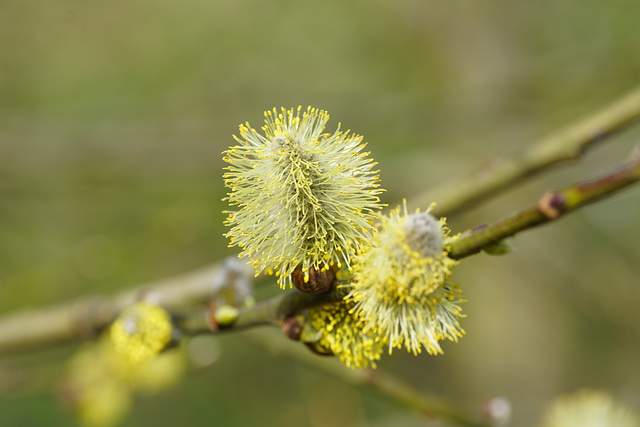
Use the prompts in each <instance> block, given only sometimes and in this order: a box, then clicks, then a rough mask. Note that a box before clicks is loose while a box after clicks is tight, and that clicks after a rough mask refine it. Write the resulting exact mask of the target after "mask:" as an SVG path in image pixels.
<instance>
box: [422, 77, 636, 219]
mask: <svg viewBox="0 0 640 427" xmlns="http://www.w3.org/2000/svg"><path fill="white" fill-rule="evenodd" d="M638 120H640V87H638V88H636V89H634V90H632V91H631V92H628V93H627V94H626V95H624V96H623V97H621V98H619V99H618V100H616V101H614V102H613V103H611V104H609V105H607V106H606V107H604V108H602V109H600V110H598V111H597V112H595V113H594V114H592V115H590V116H588V117H586V118H584V119H582V120H580V121H578V122H576V123H574V124H573V125H570V126H568V127H566V128H564V129H561V130H559V131H557V132H555V133H552V134H551V135H549V136H547V137H546V138H543V139H541V140H539V141H538V142H535V143H533V144H532V145H530V146H529V147H528V148H527V149H525V150H524V151H522V152H520V153H517V154H514V155H511V156H501V157H496V158H495V159H493V160H491V161H490V162H489V163H488V164H487V166H486V167H484V168H483V169H481V170H479V171H477V172H475V173H472V174H470V175H468V176H466V177H463V178H461V179H459V180H457V181H450V182H448V183H447V184H444V185H439V186H436V187H435V188H433V189H430V190H427V191H426V192H425V193H423V194H421V195H419V196H418V197H416V198H414V199H412V200H411V201H410V206H409V207H410V208H411V209H412V210H413V209H414V208H416V207H420V208H425V207H426V206H429V205H430V204H431V203H432V202H436V203H437V206H436V207H435V209H434V210H433V211H432V213H433V214H434V215H436V216H452V215H453V214H455V213H458V212H460V211H462V210H464V209H466V208H469V207H471V206H474V205H476V204H478V203H479V202H481V201H483V200H486V199H487V198H489V197H491V196H493V195H495V194H497V193H499V192H500V191H502V190H504V189H506V188H509V187H511V186H514V185H516V184H517V183H520V182H522V181H524V180H525V179H527V178H530V177H533V176H535V175H537V174H539V173H541V172H543V171H545V170H547V169H549V168H551V167H553V166H556V165H558V164H560V163H566V162H571V161H576V160H578V159H579V158H580V157H582V156H583V155H584V153H585V152H586V151H587V150H588V149H589V148H591V147H592V146H594V145H595V144H596V143H597V142H600V141H603V140H604V139H605V138H607V137H609V136H611V135H613V134H614V133H616V132H619V131H621V130H622V129H625V128H626V127H628V126H629V125H631V124H633V123H634V122H636V121H638Z"/></svg>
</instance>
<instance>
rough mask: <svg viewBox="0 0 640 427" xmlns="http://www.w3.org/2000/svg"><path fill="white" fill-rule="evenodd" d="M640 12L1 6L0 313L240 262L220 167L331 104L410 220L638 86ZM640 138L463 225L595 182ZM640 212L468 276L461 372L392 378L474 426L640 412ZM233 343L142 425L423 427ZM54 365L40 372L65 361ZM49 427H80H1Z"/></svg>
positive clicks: (595, 222)
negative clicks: (228, 234) (550, 411)
mask: <svg viewBox="0 0 640 427" xmlns="http://www.w3.org/2000/svg"><path fill="white" fill-rule="evenodd" d="M637 16H640V4H638V3H637V2H636V1H634V0H619V1H616V2H600V1H596V0H583V1H577V0H559V1H558V0H556V1H551V0H545V1H540V2H528V3H525V2H508V1H506V0H501V1H477V2H465V1H461V0H452V1H448V2H435V1H411V0H402V1H393V2H392V1H389V0H385V1H383V0H376V1H362V0H360V1H353V2H338V1H326V2H322V3H307V2H293V1H274V2H258V1H255V0H247V1H237V0H236V1H231V0H226V1H210V2H205V1H200V0H184V1H182V2H180V3H175V2H169V1H154V2H152V1H144V0H130V1H123V0H115V1H111V2H83V1H72V0H59V1H56V2H37V1H33V0H26V1H18V0H7V1H4V2H2V3H1V4H0V312H8V311H11V310H14V309H18V308H23V307H32V306H40V305H43V304H50V303H55V302H58V301H63V300H67V299H71V298H74V297H76V296H79V295H84V294H89V293H95V292H111V291H115V290H117V289H123V288H126V287H127V286H130V285H133V284H136V283H139V282H141V281H147V280H153V279H157V278H161V277H163V276H166V275H169V274H174V273H179V272H183V271H186V270H189V269H191V268H195V267H198V266H201V265H203V264H206V263H209V262H211V261H213V260H216V259H218V258H220V257H223V256H226V255H231V254H233V253H234V250H233V249H228V248H227V247H226V241H225V240H224V239H223V238H222V233H223V232H224V227H223V225H222V220H223V218H224V215H223V214H222V210H224V209H225V206H224V205H223V203H222V202H221V201H220V199H221V198H222V197H223V196H224V194H225V189H224V188H223V184H222V179H221V175H222V167H223V164H222V160H221V156H220V153H221V151H222V150H224V149H225V148H226V147H227V146H229V145H230V144H232V143H233V140H232V138H231V134H233V133H234V132H236V131H237V125H238V124H239V123H240V122H244V121H246V120H249V121H250V122H251V123H252V124H253V125H254V126H258V125H259V124H260V122H261V121H262V111H264V110H265V109H268V108H271V107H274V106H277V107H279V106H287V107H289V106H297V105H299V104H301V105H303V106H305V105H309V104H310V105H314V106H318V107H321V108H325V109H327V110H328V111H329V112H330V113H331V115H332V120H331V121H330V122H329V127H334V126H335V125H336V124H337V122H338V121H340V122H342V124H343V127H345V128H349V129H353V131H354V132H356V133H361V134H364V136H365V139H366V140H367V141H368V142H369V149H370V150H371V151H372V156H373V157H374V158H376V159H377V160H378V162H379V163H380V169H381V175H382V179H383V183H384V186H385V187H386V188H387V189H388V190H389V191H388V193H386V195H385V198H386V201H387V202H395V201H397V200H399V199H400V198H402V197H410V196H411V195H412V194H414V193H416V192H418V191H419V190H420V189H421V188H423V187H424V186H425V185H431V184H434V183H437V182H441V181H445V180H447V179H449V178H451V177H452V176H455V175H457V174H461V173H465V172H468V171H470V170H472V169H474V168H476V167H477V166H479V164H480V163H481V162H482V161H484V160H485V159H488V158H490V157H492V156H493V155H495V154H499V153H505V152H512V151H515V150H518V149H520V148H522V147H523V144H526V143H527V142H530V141H532V140H533V139H535V138H537V137H540V136H542V135H544V134H546V133H548V132H550V131H552V130H554V129H555V128H557V127H559V126H562V125H564V124H566V123H567V122H569V121H572V120H573V119H575V118H577V117H579V116H582V115H584V114H586V113H588V112H590V111H592V110H594V109H596V108H598V107H599V106H601V105H602V104H604V103H606V102H608V101H610V100H611V99H613V98H615V97H617V96H618V95H620V94H621V93H623V92H624V91H625V90H628V89H631V88H632V87H634V86H637V85H638V83H639V81H640V79H639V78H638V77H639V76H640V54H639V53H638V52H640V32H639V30H638V27H637ZM639 136H640V131H639V130H638V129H633V130H632V131H630V132H627V133H625V134H624V135H621V136H618V137H616V138H615V140H614V143H613V144H611V145H608V146H606V147H603V148H600V149H598V150H597V151H596V152H595V153H594V154H592V155H591V156H589V157H588V158H587V159H586V160H585V161H584V162H582V163H581V164H580V165H576V166H574V167H571V168H566V169H563V170H561V171H556V172H553V173H551V174H549V175H548V176H546V177H542V178H537V179H536V180H534V181H533V182H531V183H528V184H526V185H523V186H521V187H519V189H518V190H517V191H510V192H509V193H508V194H506V195H504V196H501V197H498V198H497V199H496V200H494V201H492V202H490V203H488V204H487V205H486V206H484V207H481V208H478V209H476V210H474V211H473V212H471V213H470V214H469V215H466V216H462V217H460V218H456V219H454V220H453V221H451V225H452V226H453V228H454V229H455V230H463V229H464V228H465V227H470V226H474V225H477V224H478V223H483V222H488V221H491V220H493V219H495V218H497V217H499V216H502V215H505V214H507V213H508V212H510V211H511V210H513V209H516V208H517V207H519V206H522V205H524V204H528V203H529V202H530V201H531V200H532V199H533V198H534V197H537V196H538V195H539V194H541V193H542V192H543V191H544V190H546V189H549V188H558V187H562V186H564V185H566V184H569V183H570V182H574V181H576V180H579V179H584V178H587V177H590V176H593V175H597V174H598V173H599V172H601V171H602V170H605V169H606V168H608V167H610V165H613V164H615V163H616V162H617V161H619V160H621V159H622V158H623V157H624V156H625V155H626V152H628V151H629V150H630V148H631V146H632V143H634V142H636V141H637V140H638V137H639ZM638 195H639V193H638V190H637V189H632V190H631V191H629V192H627V193H625V194H623V195H620V196H617V197H616V198H615V199H612V200H610V201H606V202H603V203H602V204H600V205H597V206H594V207H590V208H588V209H586V210H585V211H584V212H581V213H578V214H575V215H573V216H572V217H569V218H567V219H564V220H563V221H562V222H560V223H558V224H554V225H552V226H550V227H548V228H544V229H540V230H538V231H535V232H529V233H526V234H524V235H523V236H521V237H518V238H517V239H516V245H517V246H518V248H519V250H518V252H516V253H515V254H513V255H511V256H509V257H506V258H487V257H485V256H478V257H475V258H473V259H470V260H468V261H465V262H464V263H463V264H462V265H461V267H460V272H459V274H458V279H459V280H460V281H461V282H462V285H463V288H464V289H465V292H466V295H467V296H468V299H469V300H470V302H469V303H468V304H467V305H466V307H465V310H466V312H467V314H468V318H467V319H465V321H464V326H465V328H466V329H467V331H468V335H467V336H466V337H465V338H464V339H462V340H461V342H460V343H458V344H457V345H447V346H446V348H445V352H446V354H445V356H443V357H437V358H433V357H427V356H424V357H419V358H413V357H410V356H405V355H403V354H399V355H397V356H395V355H394V357H393V358H388V359H386V360H384V361H383V364H382V365H383V367H384V368H387V369H389V370H392V371H396V372H398V374H399V375H401V376H402V377H404V378H405V379H407V380H408V381H410V382H412V383H414V384H415V385H417V386H418V387H421V388H423V389H426V390H431V391H434V392H436V393H440V394H443V395H445V396H450V397H451V398H452V399H453V400H454V401H457V402H460V403H462V404H463V405H469V406H470V407H473V405H475V404H477V403H478V402H481V401H482V400H483V399H485V398H487V397H489V396H491V395H494V394H503V395H506V396H507V397H509V398H510V399H512V402H513V404H514V410H515V422H514V425H523V426H527V425H534V424H535V421H536V420H537V417H538V412H539V410H540V408H541V407H542V405H543V404H545V403H546V402H548V401H549V400H550V399H551V398H552V397H553V396H554V395H556V394H557V393H560V392H563V391H568V390H572V389H574V388H577V387H581V386H592V387H605V388H609V389H612V390H613V391H614V392H616V393H617V394H618V395H621V396H623V397H624V399H626V401H627V402H629V403H631V404H635V405H636V407H638V406H640V390H639V388H638V382H637V378H639V377H640V372H638V371H639V370H640V369H639V367H638V365H637V362H636V361H637V360H638V356H639V353H640V351H639V350H640V347H639V346H638V336H639V334H640V332H639V326H640V325H639V322H638V320H637V316H636V315H635V307H636V306H637V304H638V302H639V301H640V293H639V292H640V291H639V290H638V287H637V284H638V279H637V278H638V275H639V273H640V270H638V267H637V266H638V265H639V263H638V261H639V259H638V258H639V249H640V248H639V246H638V243H637V240H635V239H632V238H630V236H634V235H638V233H639V232H640V229H639V228H640V224H638V221H637V215H638V212H639V211H640V203H638ZM221 341H222V344H223V357H222V359H221V361H220V362H219V365H218V366H214V367H212V368H210V369H209V370H207V371H206V372H204V373H202V374H198V375H195V376H191V377H189V378H188V379H187V380H186V381H185V382H184V384H183V385H182V386H181V387H179V388H178V389H176V390H173V391H172V392H170V393H168V394H166V395H164V396H161V397H159V398H157V399H151V400H149V401H144V402H141V404H140V405H139V406H137V407H136V409H135V411H134V413H133V414H132V416H131V418H130V419H129V420H128V422H127V425H153V424H154V423H158V422H160V421H164V420H172V422H175V423H182V424H185V425H193V426H198V425H211V424H216V423H217V424H224V425H255V424H256V423H261V424H262V425H283V424H284V425H301V424H304V425H319V424H323V425H324V424H326V423H324V422H323V421H325V420H326V417H328V416H329V414H328V411H326V410H325V409H324V408H325V407H331V408H334V409H335V410H334V412H331V414H332V415H331V416H332V419H331V420H330V421H331V424H334V425H365V424H366V425H397V424H398V423H401V424H403V425H412V423H417V422H416V421H411V420H412V418H411V417H408V416H407V414H405V413H404V412H403V410H402V409H401V408H398V407H397V406H395V405H393V404H387V403H385V402H384V401H382V400H381V399H379V398H377V397H374V396H372V395H370V394H369V393H361V392H360V391H357V390H354V389H352V388H350V387H346V386H344V385H341V384H340V383H339V382H336V381H335V380H330V379H325V378H323V377H322V376H321V375H318V374H316V373H314V372H312V371H309V370H307V369H306V368H292V367H291V364H290V363H287V362H284V361H280V360H277V359H273V358H271V357H270V356H269V355H267V354H265V353H261V352H260V351H257V350H256V349H254V348H251V347H248V346H247V345H246V344H244V343H243V341H242V339H241V338H240V337H233V336H230V337H225V338H223V339H222V340H221ZM48 355H49V353H43V355H42V357H41V359H42V360H40V362H44V361H47V362H50V363H54V364H55V363H61V361H62V360H63V359H64V358H63V357H62V356H60V357H53V358H51V357H49V356H48ZM35 357H36V361H38V359H37V357H38V355H36V356H35ZM34 363H35V362H34ZM341 402H342V403H341ZM345 402H346V403H345ZM249 409H250V410H249ZM44 420H47V421H46V422H47V424H48V425H68V424H69V423H70V422H71V421H70V420H71V418H70V416H69V413H68V412H65V411H64V410H63V409H61V408H59V407H58V406H57V404H56V403H55V401H54V400H53V399H52V398H51V397H49V394H48V393H46V392H42V391H39V392H34V393H33V394H29V393H18V394H15V395H14V394H10V395H7V396H5V397H4V398H1V399H0V425H24V426H30V425H41V424H42V423H43V422H45V421H44Z"/></svg>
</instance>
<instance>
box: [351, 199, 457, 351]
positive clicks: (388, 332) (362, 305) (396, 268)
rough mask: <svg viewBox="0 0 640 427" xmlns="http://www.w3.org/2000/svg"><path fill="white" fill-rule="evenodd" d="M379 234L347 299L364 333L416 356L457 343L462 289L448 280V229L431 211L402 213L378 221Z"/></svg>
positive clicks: (362, 255) (364, 251) (365, 251)
mask: <svg viewBox="0 0 640 427" xmlns="http://www.w3.org/2000/svg"><path fill="white" fill-rule="evenodd" d="M380 224H381V225H380V227H379V230H377V231H376V232H374V233H373V235H372V236H371V237H370V238H369V239H367V241H366V242H365V243H363V245H362V247H361V248H360V250H359V251H358V254H357V255H356V257H355V258H354V260H353V267H352V274H353V277H354V279H353V282H352V283H351V285H350V293H349V295H348V296H347V299H348V300H349V301H351V302H352V303H353V304H354V309H353V313H354V314H356V315H357V316H358V317H359V318H360V319H361V322H362V325H363V333H366V334H373V335H376V336H380V337H381V339H383V340H384V341H386V342H388V344H389V352H391V351H392V349H393V348H401V347H405V348H406V349H407V350H408V351H410V352H412V353H414V354H418V353H420V352H421V349H422V348H423V347H424V348H425V349H426V350H427V352H428V353H430V354H439V353H442V348H441V346H440V344H439V341H441V340H443V339H449V340H452V341H457V339H458V338H459V337H461V336H462V335H463V334H464V331H463V329H462V328H461V327H460V323H459V318H460V317H462V315H461V308H460V303H462V302H464V300H463V299H462V296H461V293H460V290H459V289H458V287H457V285H456V284H453V283H452V282H451V280H450V279H449V276H450V275H451V272H452V270H453V268H454V266H455V265H456V261H454V260H452V259H450V258H449V257H447V252H446V247H445V246H446V241H447V239H448V234H449V230H448V229H447V228H446V225H445V221H444V219H441V220H439V221H438V220H436V219H435V218H434V217H433V216H431V215H430V214H429V213H428V212H422V213H420V212H416V213H414V214H412V215H409V214H408V213H407V212H406V205H405V208H404V211H403V212H402V213H401V210H400V208H398V209H395V210H393V211H392V212H391V213H390V215H389V216H381V217H380Z"/></svg>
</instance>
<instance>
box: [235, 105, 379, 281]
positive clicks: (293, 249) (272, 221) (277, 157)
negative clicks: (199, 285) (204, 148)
mask: <svg viewBox="0 0 640 427" xmlns="http://www.w3.org/2000/svg"><path fill="white" fill-rule="evenodd" d="M328 120H329V114H328V113H327V112H326V111H324V110H319V109H316V108H312V107H308V108H307V109H306V110H305V111H303V110H302V109H301V108H300V107H298V108H297V109H296V110H294V109H289V110H286V109H284V108H282V109H281V110H280V111H278V110H276V109H275V108H274V109H273V110H271V111H267V112H265V125H264V126H263V127H262V131H263V133H259V132H258V131H256V130H255V129H253V128H252V127H251V125H249V123H246V124H243V125H240V136H235V135H234V138H235V140H236V141H237V143H238V145H236V146H233V147H231V148H229V149H228V150H226V151H225V152H224V161H225V162H227V164H228V166H227V167H226V170H227V172H226V173H225V174H224V180H225V185H226V186H227V187H229V188H230V190H231V191H230V193H229V194H228V197H227V198H226V199H225V200H227V201H228V202H229V203H230V205H232V206H236V207H237V210H236V211H229V212H228V213H229V216H228V218H227V220H226V224H227V225H228V226H230V230H229V232H228V233H227V234H226V236H227V237H228V238H229V239H230V241H231V246H239V247H240V248H241V249H242V252H241V254H240V256H241V257H247V258H250V259H251V261H252V262H253V265H254V267H255V268H256V269H257V270H259V271H264V272H267V273H269V274H275V275H276V276H277V277H278V282H279V283H280V285H281V286H282V287H285V286H286V285H287V284H290V283H291V273H292V272H293V271H294V269H296V267H298V266H300V267H301V268H302V271H303V272H304V273H306V277H305V278H306V279H307V280H308V272H309V269H310V268H311V267H313V268H315V269H317V270H321V269H326V268H328V266H329V265H332V264H336V265H337V266H338V267H340V266H342V265H346V264H348V261H349V258H350V256H351V255H352V254H353V253H354V252H355V250H356V248H357V245H358V242H359V241H360V240H361V239H362V238H363V237H364V236H365V235H366V234H367V232H369V231H370V230H371V228H372V226H373V219H374V211H375V210H377V209H379V208H380V207H381V206H382V205H381V204H380V202H379V198H378V195H379V194H380V193H381V192H382V190H381V189H379V188H378V186H379V177H378V171H376V170H374V167H375V165H376V163H374V162H373V161H372V160H371V159H370V158H369V157H368V154H369V153H367V152H365V151H364V148H365V146H366V144H365V143H363V142H362V137H361V136H359V135H356V134H351V133H350V132H349V131H346V132H343V131H341V130H340V128H339V125H338V129H337V130H336V131H335V132H333V133H326V132H325V131H324V130H325V125H326V123H327V121H328Z"/></svg>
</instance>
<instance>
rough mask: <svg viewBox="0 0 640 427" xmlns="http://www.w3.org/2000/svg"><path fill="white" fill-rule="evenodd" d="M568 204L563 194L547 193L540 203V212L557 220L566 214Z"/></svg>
mask: <svg viewBox="0 0 640 427" xmlns="http://www.w3.org/2000/svg"><path fill="white" fill-rule="evenodd" d="M566 204H567V201H566V199H565V198H564V196H563V195H562V194H559V193H553V192H547V193H545V194H544V195H543V196H542V197H541V198H540V200H539V201H538V210H539V211H540V213H542V214H543V215H544V216H546V217H547V218H549V219H556V218H558V217H559V216H560V215H562V214H563V213H564V208H565V206H566Z"/></svg>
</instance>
